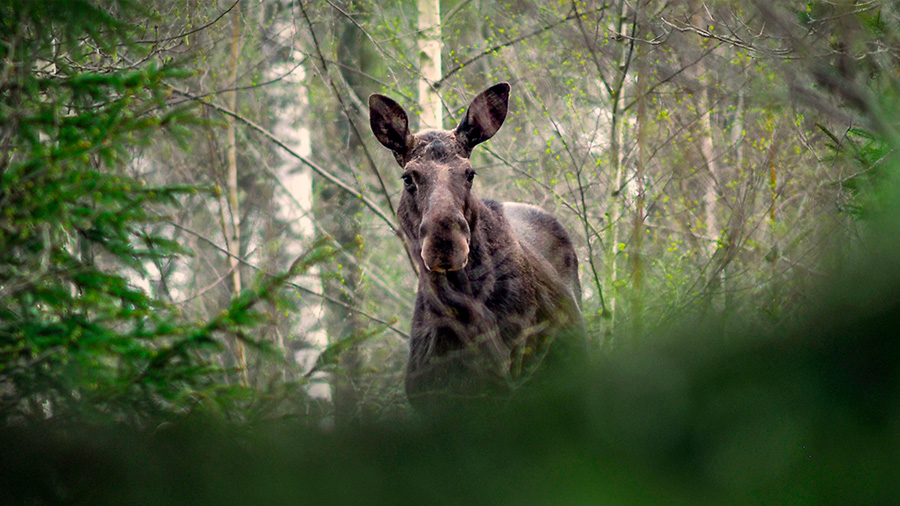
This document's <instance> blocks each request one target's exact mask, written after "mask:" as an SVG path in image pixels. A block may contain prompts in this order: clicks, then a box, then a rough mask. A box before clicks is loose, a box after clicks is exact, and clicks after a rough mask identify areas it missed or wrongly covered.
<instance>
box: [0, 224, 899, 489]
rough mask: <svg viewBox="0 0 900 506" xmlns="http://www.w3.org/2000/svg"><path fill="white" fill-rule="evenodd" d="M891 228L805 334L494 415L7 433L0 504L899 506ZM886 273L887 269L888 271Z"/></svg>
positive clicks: (668, 356)
mask: <svg viewBox="0 0 900 506" xmlns="http://www.w3.org/2000/svg"><path fill="white" fill-rule="evenodd" d="M897 242H898V236H897V234H893V235H892V236H891V240H890V241H885V244H884V248H882V249H878V250H877V252H873V253H869V254H866V255H865V258H864V259H863V260H861V261H860V262H859V263H858V264H857V265H855V266H854V267H853V268H847V269H846V271H845V272H843V273H841V274H838V275H836V277H835V278H834V279H833V285H831V286H828V287H823V291H822V293H821V297H820V299H819V300H820V301H821V304H820V306H819V307H817V308H815V309H814V310H811V311H810V313H809V314H807V315H805V318H803V319H802V320H803V321H804V323H802V324H798V325H797V326H796V327H795V328H793V329H789V330H785V331H784V332H783V333H779V334H777V335H774V334H769V335H762V334H756V333H754V332H753V331H752V330H748V329H746V328H735V327H734V326H730V325H728V324H726V323H724V322H722V324H721V325H718V326H709V327H707V328H703V329H698V328H691V329H688V328H687V327H685V329H684V330H683V331H681V332H677V333H674V334H672V335H670V336H668V337H667V338H665V339H661V340H657V341H656V343H655V344H654V345H653V346H642V345H636V346H634V347H631V348H629V349H626V350H622V351H620V352H617V353H616V354H615V355H614V356H611V357H608V358H607V359H605V360H603V361H601V362H600V363H598V364H596V365H595V366H594V367H593V368H592V369H591V370H587V371H577V372H576V371H565V372H561V374H560V376H559V381H558V382H557V383H555V384H553V385H550V386H548V387H547V389H546V390H545V391H542V392H540V393H539V394H537V395H535V396H534V397H527V398H521V399H517V400H515V401H514V402H512V403H510V405H509V406H508V408H507V409H506V410H504V411H501V412H493V413H478V412H472V413H457V414H455V416H448V417H445V418H440V419H437V420H432V421H429V422H424V423H422V422H412V421H395V422H391V423H383V424H380V425H367V426H364V427H358V428H355V429H342V430H336V431H324V432H323V431H320V430H309V429H304V428H302V427H300V426H298V425H297V424H294V423H290V422H278V423H271V422H270V423H263V424H256V425H250V426H248V425H233V424H231V425H226V424H223V423H222V422H221V421H220V420H209V419H204V418H202V417H196V418H192V419H190V420H188V421H186V422H184V423H181V424H177V425H169V424H164V425H160V426H158V427H156V429H155V430H153V431H134V430H132V429H128V428H123V427H122V426H91V425H68V426H66V427H53V428H50V427H46V426H42V425H41V424H38V425H36V426H35V425H32V426H28V427H17V428H7V429H4V430H2V431H0V455H2V456H3V458H2V459H0V500H2V502H3V503H4V504H56V503H66V504H92V505H97V504H116V505H124V504H172V503H179V502H184V501H190V502H191V503H192V504H210V505H212V504H216V505H227V504H273V503H284V502H289V501H298V500H299V501H303V502H308V503H317V504H342V505H349V504H428V503H439V504H629V505H631V504H672V503H678V504H760V503H766V504H896V502H897V500H898V499H900V482H898V481H897V480H896V475H895V471H896V469H897V468H898V464H900V462H898V458H900V457H898V456H900V405H898V403H897V402H896V399H897V392H898V391H900V389H898V387H900V340H898V339H897V329H898V328H900V276H898V275H897V274H896V273H900V265H898V260H897V258H896V255H894V254H893V251H895V247H896V245H897ZM888 273H892V274H888Z"/></svg>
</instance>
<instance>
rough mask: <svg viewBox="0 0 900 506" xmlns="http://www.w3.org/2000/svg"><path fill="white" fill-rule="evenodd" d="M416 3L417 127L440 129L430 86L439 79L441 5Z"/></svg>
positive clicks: (437, 106)
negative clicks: (419, 58) (418, 69)
mask: <svg viewBox="0 0 900 506" xmlns="http://www.w3.org/2000/svg"><path fill="white" fill-rule="evenodd" d="M418 4H419V54H420V56H421V65H420V71H421V75H420V77H419V107H420V108H421V109H422V114H421V115H420V116H419V127H420V128H432V129H440V128H442V127H443V119H444V118H443V109H442V108H441V98H440V96H439V95H438V93H437V90H435V89H434V83H436V82H438V81H440V80H441V2H440V0H418Z"/></svg>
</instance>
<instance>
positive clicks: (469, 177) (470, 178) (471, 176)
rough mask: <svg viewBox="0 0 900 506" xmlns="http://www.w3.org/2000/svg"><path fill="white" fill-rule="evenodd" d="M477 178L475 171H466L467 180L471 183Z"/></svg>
mask: <svg viewBox="0 0 900 506" xmlns="http://www.w3.org/2000/svg"><path fill="white" fill-rule="evenodd" d="M474 179H475V171H474V170H473V171H470V172H467V173H466V182H467V183H471V182H472V181H473V180H474Z"/></svg>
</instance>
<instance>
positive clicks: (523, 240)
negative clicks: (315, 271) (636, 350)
mask: <svg viewBox="0 0 900 506" xmlns="http://www.w3.org/2000/svg"><path fill="white" fill-rule="evenodd" d="M509 90H510V87H509V84H507V83H500V84H497V85H494V86H492V87H491V88H489V89H487V90H485V91H484V92H482V93H481V94H479V95H478V96H477V97H475V99H474V100H473V101H472V103H471V104H470V105H469V107H468V109H467V110H466V113H465V115H464V117H463V119H462V120H461V121H460V123H459V126H457V127H456V129H455V130H453V131H426V132H421V133H418V134H415V135H414V134H412V133H410V131H409V121H408V116H407V114H406V111H404V110H403V108H402V107H401V106H400V105H399V104H397V103H396V102H395V101H393V100H391V99H390V98H388V97H386V96H383V95H377V94H376V95H372V96H371V97H370V98H369V113H370V123H371V127H372V131H373V132H374V134H375V137H376V138H377V139H378V141H379V142H381V144H383V145H384V146H385V147H387V148H388V149H390V150H391V151H392V152H393V154H394V157H395V158H396V160H397V163H398V164H400V167H402V168H403V174H402V176H401V178H402V180H403V185H404V190H403V193H402V196H401V198H400V204H399V207H398V210H397V214H398V217H399V220H400V226H401V229H402V231H403V234H404V239H405V241H406V244H407V247H408V248H409V250H410V252H411V253H412V257H413V258H414V259H415V262H417V264H418V267H419V272H420V275H419V286H418V292H417V295H416V304H415V309H414V311H413V319H412V326H411V333H410V334H411V337H410V341H409V362H408V364H407V370H406V393H407V396H408V397H409V400H410V402H411V403H412V404H413V405H414V406H415V407H417V408H420V409H429V408H431V407H434V406H435V405H441V404H443V405H447V403H448V401H453V400H456V401H459V400H465V399H470V398H480V397H485V396H488V397H493V396H496V394H497V393H507V392H509V391H511V390H514V389H515V388H516V387H517V386H519V385H520V384H522V383H524V382H526V381H527V380H528V379H529V378H531V377H532V375H533V373H534V371H535V370H536V368H537V366H538V365H540V364H541V363H542V362H544V361H545V359H547V358H548V357H550V356H559V355H560V354H559V353H557V352H558V351H559V350H560V349H565V348H568V349H570V350H579V349H580V350H583V349H584V348H583V344H584V342H585V331H584V323H583V318H582V315H581V311H580V307H579V306H580V304H581V285H580V283H579V281H578V259H577V257H576V255H575V250H574V248H573V247H572V241H571V240H570V239H569V236H568V234H567V233H566V231H565V229H564V228H563V226H562V225H561V224H560V223H559V222H558V221H557V220H556V219H555V218H554V217H553V216H551V215H549V214H547V213H545V212H544V211H542V210H541V209H539V208H537V207H535V206H531V205H527V204H518V203H509V202H507V203H498V202H494V201H491V200H481V199H478V198H476V197H475V196H474V195H473V192H472V186H473V184H474V180H475V171H474V170H473V169H472V164H471V163H470V162H469V156H470V155H471V153H472V149H473V148H474V147H475V146H477V145H478V144H480V143H482V142H484V141H486V140H488V139H490V138H491V137H492V136H493V135H494V134H495V133H497V130H499V129H500V126H501V125H502V124H503V121H504V120H505V119H506V112H507V108H508V103H509ZM576 353H577V352H576Z"/></svg>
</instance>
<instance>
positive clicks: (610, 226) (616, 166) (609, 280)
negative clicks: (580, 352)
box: [601, 2, 636, 346]
mask: <svg viewBox="0 0 900 506" xmlns="http://www.w3.org/2000/svg"><path fill="white" fill-rule="evenodd" d="M619 8H620V9H621V10H620V14H619V19H620V20H621V22H620V23H619V32H620V33H624V32H625V29H626V26H627V22H626V21H627V19H626V16H627V9H628V7H627V6H626V5H625V3H624V2H623V3H620V4H619ZM634 22H636V21H633V22H632V23H634ZM632 32H634V26H632ZM633 51H634V46H633V45H632V43H626V44H624V45H623V47H622V56H621V58H620V60H619V62H618V64H617V65H616V66H615V68H616V74H615V77H614V78H613V81H612V86H611V87H610V97H609V100H610V110H611V111H612V112H611V115H610V127H609V163H610V188H609V197H608V200H607V203H606V220H607V226H606V227H605V229H606V241H607V243H606V252H605V255H604V256H605V258H604V262H603V264H604V266H603V270H604V285H605V286H604V287H603V289H604V292H605V302H606V311H605V313H606V314H605V316H606V318H605V320H606V325H605V326H604V329H603V331H602V332H603V343H601V345H604V346H609V345H612V344H613V343H612V341H613V335H614V329H615V326H616V306H617V304H616V302H617V299H618V289H617V288H616V282H617V281H618V275H619V273H618V266H617V262H618V258H619V253H620V252H621V249H620V247H619V243H620V241H619V233H620V227H619V221H620V219H621V218H622V209H623V207H624V205H625V202H624V200H625V194H626V192H625V191H624V190H625V188H624V186H625V185H624V180H625V172H624V171H625V167H624V166H623V159H622V142H623V139H624V127H625V125H624V121H623V119H622V115H623V111H622V109H623V106H624V95H625V83H626V81H627V80H626V78H627V76H628V72H629V67H630V65H631V62H632V58H633V56H634V54H633Z"/></svg>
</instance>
